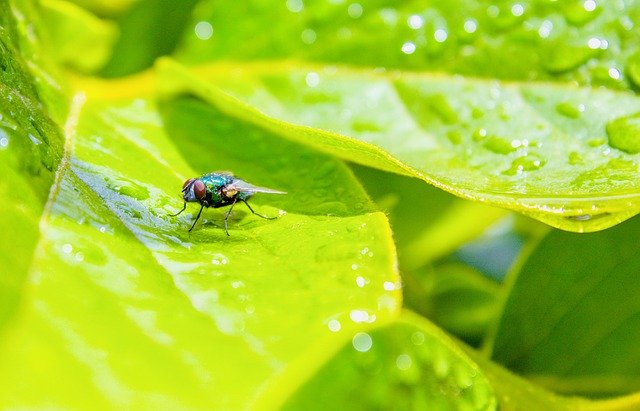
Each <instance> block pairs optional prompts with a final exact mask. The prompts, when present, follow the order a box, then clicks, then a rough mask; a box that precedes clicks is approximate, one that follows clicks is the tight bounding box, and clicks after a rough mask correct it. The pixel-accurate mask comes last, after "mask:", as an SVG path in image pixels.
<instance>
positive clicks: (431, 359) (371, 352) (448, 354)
mask: <svg viewBox="0 0 640 411" xmlns="http://www.w3.org/2000/svg"><path fill="white" fill-rule="evenodd" d="M460 346H461V344H459V343H457V342H455V341H453V340H451V338H449V337H448V336H446V335H445V334H444V333H443V332H442V331H441V330H439V329H438V328H437V327H435V326H434V325H433V324H431V323H429V322H428V321H426V320H424V319H423V318H422V317H419V316H417V315H415V314H413V313H411V312H409V311H404V312H403V313H402V316H401V317H400V318H399V319H398V320H396V321H394V322H393V323H391V324H385V325H382V326H379V327H375V328H372V329H370V330H367V331H366V332H359V333H357V334H354V336H353V338H352V341H351V342H350V343H348V344H345V345H344V346H343V347H342V349H341V350H340V351H339V352H338V353H337V355H336V356H335V357H334V358H332V359H331V361H329V362H327V364H326V365H325V366H324V367H323V368H322V369H321V370H320V371H319V372H318V374H317V375H316V376H315V377H314V378H313V379H311V380H310V381H309V382H308V383H307V384H305V385H304V386H303V387H302V388H301V389H300V390H299V391H298V392H297V393H296V394H295V395H294V396H293V397H291V399H290V400H289V401H288V402H287V404H286V405H285V407H284V408H283V409H285V410H299V409H304V410H316V409H317V410H325V409H328V408H334V407H335V408H337V409H353V410H360V409H363V410H370V409H398V410H412V409H444V410H448V409H456V410H485V409H496V408H498V409H500V410H505V411H519V410H531V409H536V410H558V411H559V410H567V411H568V410H582V411H589V410H594V411H595V410H603V409H610V410H632V409H634V407H637V406H638V404H639V398H638V397H637V396H635V397H633V396H629V397H621V398H617V399H615V400H605V401H589V400H585V399H582V398H566V397H561V396H558V395H555V394H553V393H551V392H549V391H546V390H544V389H541V388H539V387H536V386H535V385H532V384H531V383H529V382H527V381H525V380H524V379H522V378H521V377H518V376H516V375H513V374H511V373H510V372H508V371H507V370H505V369H503V368H501V367H500V366H498V365H496V364H494V363H491V362H490V361H488V360H487V359H486V358H483V357H482V356H481V355H479V354H478V353H477V352H475V351H473V350H471V349H466V350H464V351H463V350H461V349H460Z"/></svg>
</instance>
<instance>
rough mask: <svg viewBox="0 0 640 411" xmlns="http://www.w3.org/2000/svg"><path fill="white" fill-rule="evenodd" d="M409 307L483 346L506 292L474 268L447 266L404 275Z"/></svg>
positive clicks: (442, 265)
mask: <svg viewBox="0 0 640 411" xmlns="http://www.w3.org/2000/svg"><path fill="white" fill-rule="evenodd" d="M403 281H404V295H405V305H406V306H407V308H410V309H411V310H413V311H415V312H417V313H419V314H421V315H423V316H424V317H426V318H428V319H429V320H431V321H433V322H434V323H435V324H437V325H438V326H439V327H442V328H443V329H444V330H446V331H447V332H450V333H451V334H453V335H455V336H456V337H458V338H461V339H463V340H464V341H466V342H468V343H470V344H473V345H474V346H479V345H480V344H481V343H482V341H483V339H484V337H485V334H486V332H487V329H488V328H489V326H490V325H493V324H494V322H495V318H496V316H497V314H498V308H499V302H500V299H501V296H502V289H501V287H499V285H498V284H497V283H496V282H494V281H492V280H490V279H488V278H486V277H484V276H483V275H482V274H481V273H479V272H478V271H476V270H474V269H473V268H471V267H469V266H466V265H463V264H460V263H443V264H439V265H436V266H434V267H433V268H431V269H427V268H423V269H421V270H417V271H412V272H408V273H404V276H403Z"/></svg>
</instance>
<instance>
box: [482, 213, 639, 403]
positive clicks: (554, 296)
mask: <svg viewBox="0 0 640 411" xmlns="http://www.w3.org/2000/svg"><path fill="white" fill-rule="evenodd" d="M639 233H640V219H638V218H634V219H632V220H629V221H627V222H625V223H622V224H620V225H619V226H617V227H615V228H611V229H609V230H606V231H603V232H600V233H594V234H588V235H577V234H571V233H565V232H560V231H553V232H551V233H550V234H549V235H548V236H546V237H545V238H544V239H543V240H542V241H541V242H540V244H539V245H538V246H537V247H536V248H535V249H534V250H533V251H532V252H531V253H530V254H529V255H528V257H527V259H526V261H525V262H524V264H523V265H522V267H521V269H520V271H519V273H518V276H517V279H515V281H514V283H513V286H512V288H511V290H510V293H509V297H508V299H507V301H506V303H505V305H504V308H503V314H502V316H501V318H500V319H499V322H498V326H497V331H496V333H495V336H494V338H493V341H492V344H491V350H492V353H493V354H492V356H493V358H494V359H495V360H496V361H498V362H500V363H502V364H504V365H505V366H507V367H508V368H510V369H512V370H514V371H515V372H518V373H520V374H522V375H525V376H527V378H530V379H532V380H534V381H535V382H536V383H539V384H541V385H543V386H547V387H549V388H552V389H554V390H556V391H559V392H565V393H571V394H587V395H598V396H604V395H606V396H609V395H618V394H621V393H629V392H633V391H638V390H639V389H640V375H639V373H638V367H636V364H637V362H638V360H639V359H640V351H639V350H638V349H637V344H636V341H638V338H640V335H638V332H637V330H638V329H640V325H639V324H638V318H640V316H639V314H640V304H638V298H637V296H638V293H640V286H639V285H638V281H637V278H638V271H639V270H640V258H639V257H638V253H637V249H636V246H635V245H636V244H637V241H640V237H639Z"/></svg>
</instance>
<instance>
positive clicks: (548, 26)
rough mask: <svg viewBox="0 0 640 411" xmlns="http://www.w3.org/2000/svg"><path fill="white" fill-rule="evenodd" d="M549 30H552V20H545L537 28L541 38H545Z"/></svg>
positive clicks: (548, 34)
mask: <svg viewBox="0 0 640 411" xmlns="http://www.w3.org/2000/svg"><path fill="white" fill-rule="evenodd" d="M551 30H553V22H552V21H551V20H545V21H543V22H542V24H540V27H539V28H538V35H539V36H540V37H541V38H543V39H546V38H547V37H549V36H550V35H551Z"/></svg>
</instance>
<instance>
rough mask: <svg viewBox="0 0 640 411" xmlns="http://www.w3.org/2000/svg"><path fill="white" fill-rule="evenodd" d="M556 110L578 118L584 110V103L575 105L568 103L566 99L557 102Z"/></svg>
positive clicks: (566, 115) (564, 114)
mask: <svg viewBox="0 0 640 411" xmlns="http://www.w3.org/2000/svg"><path fill="white" fill-rule="evenodd" d="M556 111H557V112H558V113H559V114H561V115H563V116H565V117H569V118H579V117H580V114H581V113H582V112H584V104H579V105H575V104H572V103H569V102H568V101H565V102H562V103H558V105H557V106H556Z"/></svg>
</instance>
